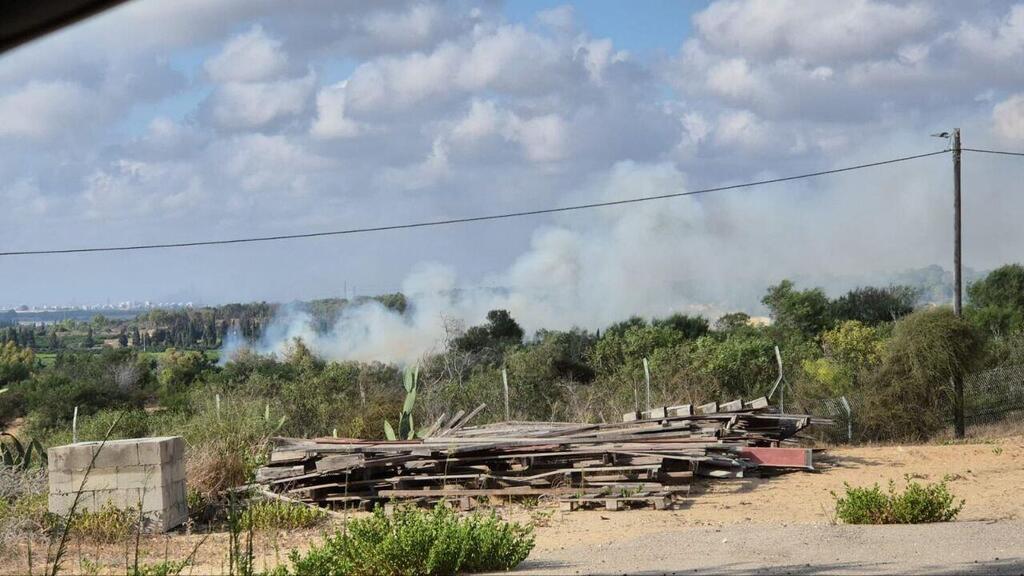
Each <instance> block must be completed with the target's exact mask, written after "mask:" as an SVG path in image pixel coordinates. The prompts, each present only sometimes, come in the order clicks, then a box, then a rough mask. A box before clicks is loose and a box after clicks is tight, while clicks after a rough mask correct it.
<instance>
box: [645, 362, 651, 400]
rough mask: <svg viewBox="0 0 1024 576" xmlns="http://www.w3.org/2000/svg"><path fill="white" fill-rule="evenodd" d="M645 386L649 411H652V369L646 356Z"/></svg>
mask: <svg viewBox="0 0 1024 576" xmlns="http://www.w3.org/2000/svg"><path fill="white" fill-rule="evenodd" d="M644 386H646V387H647V411H648V412H650V411H651V369H650V367H648V365H647V358H644Z"/></svg>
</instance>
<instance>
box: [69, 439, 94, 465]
mask: <svg viewBox="0 0 1024 576" xmlns="http://www.w3.org/2000/svg"><path fill="white" fill-rule="evenodd" d="M70 448H71V450H70V451H69V452H68V458H67V465H68V468H69V469H71V470H72V471H75V470H85V469H87V468H89V466H90V465H91V464H92V455H93V454H94V453H95V452H96V450H97V449H98V448H99V444H98V443H96V442H86V443H79V444H72V445H71V446H70Z"/></svg>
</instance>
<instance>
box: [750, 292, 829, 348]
mask: <svg viewBox="0 0 1024 576" xmlns="http://www.w3.org/2000/svg"><path fill="white" fill-rule="evenodd" d="M761 303H762V304H764V305H765V306H767V307H768V310H769V311H770V312H771V317H772V320H774V321H775V325H776V326H778V327H779V328H781V329H783V330H795V331H797V332H800V333H801V334H803V335H804V336H809V337H813V336H817V335H818V334H819V333H820V332H821V331H822V330H824V329H825V328H827V327H829V326H830V325H831V323H832V318H831V313H830V309H829V308H830V307H829V300H828V297H827V296H825V292H824V291H823V290H822V289H821V288H811V289H808V290H795V289H794V288H793V282H792V281H790V280H783V281H782V282H779V283H778V284H776V285H775V286H771V287H769V288H768V293H767V294H765V296H764V298H762V299H761Z"/></svg>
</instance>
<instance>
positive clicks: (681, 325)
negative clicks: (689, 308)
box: [651, 313, 709, 340]
mask: <svg viewBox="0 0 1024 576" xmlns="http://www.w3.org/2000/svg"><path fill="white" fill-rule="evenodd" d="M651 325H652V326H655V327H665V328H669V329H671V330H675V331H676V332H679V333H680V334H682V336H683V338H685V339H687V340H696V339H697V338H700V337H701V336H704V335H705V334H707V333H708V330H709V326H708V320H707V318H704V317H702V316H688V315H686V314H678V313H677V314H672V315H671V316H667V317H665V318H656V319H655V320H654V321H653V322H651Z"/></svg>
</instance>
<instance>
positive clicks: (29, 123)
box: [0, 81, 98, 140]
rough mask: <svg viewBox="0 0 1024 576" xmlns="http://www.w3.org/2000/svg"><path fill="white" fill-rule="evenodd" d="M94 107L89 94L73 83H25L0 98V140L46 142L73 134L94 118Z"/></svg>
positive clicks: (93, 100)
mask: <svg viewBox="0 0 1024 576" xmlns="http://www.w3.org/2000/svg"><path fill="white" fill-rule="evenodd" d="M97 104H98V103H97V102H96V95H95V94H94V93H93V92H91V91H90V90H88V89H86V88H84V87H82V86H81V85H79V84H77V83H74V82H65V81H55V82H29V83H28V84H26V85H24V86H22V87H20V88H18V89H16V90H14V91H13V92H9V93H7V94H5V95H0V137H4V136H13V137H26V138H31V139H34V140H46V139H49V138H53V137H55V136H59V135H62V134H64V135H70V134H73V133H75V132H76V131H77V130H78V129H81V127H82V123H83V121H84V123H86V124H88V123H89V122H88V121H89V119H90V118H89V117H90V116H95V111H96V110H95V109H96V107H97ZM93 119H95V118H93Z"/></svg>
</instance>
